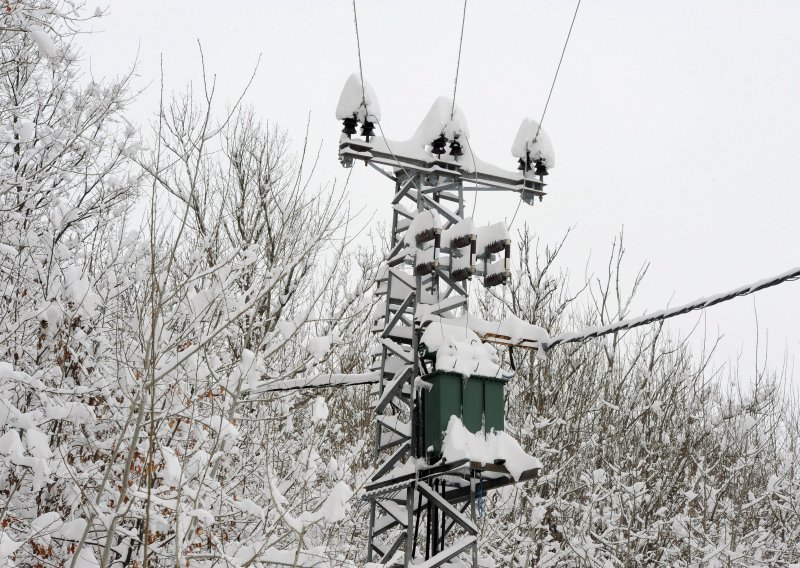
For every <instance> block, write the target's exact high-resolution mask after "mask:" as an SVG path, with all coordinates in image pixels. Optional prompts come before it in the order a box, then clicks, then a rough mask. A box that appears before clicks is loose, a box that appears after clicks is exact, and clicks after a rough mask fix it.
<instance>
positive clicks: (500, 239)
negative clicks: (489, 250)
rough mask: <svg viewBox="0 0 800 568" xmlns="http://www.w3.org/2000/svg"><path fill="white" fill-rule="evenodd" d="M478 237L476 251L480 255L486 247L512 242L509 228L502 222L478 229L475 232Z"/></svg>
mask: <svg viewBox="0 0 800 568" xmlns="http://www.w3.org/2000/svg"><path fill="white" fill-rule="evenodd" d="M475 233H476V235H477V243H476V250H477V251H478V254H483V252H484V251H485V250H486V247H488V246H489V245H493V244H495V243H504V242H505V241H509V240H511V234H510V233H509V232H508V227H506V224H505V223H503V222H502V221H501V222H500V223H494V224H492V225H484V226H482V227H477V229H476V231H475Z"/></svg>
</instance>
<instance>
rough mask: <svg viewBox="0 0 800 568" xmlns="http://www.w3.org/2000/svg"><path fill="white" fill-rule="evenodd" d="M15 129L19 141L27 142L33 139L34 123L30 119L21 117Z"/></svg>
mask: <svg viewBox="0 0 800 568" xmlns="http://www.w3.org/2000/svg"><path fill="white" fill-rule="evenodd" d="M16 131H17V136H18V137H19V141H20V142H25V143H27V142H30V141H31V140H33V135H34V132H35V131H36V125H34V124H33V122H31V121H30V120H28V119H26V118H23V119H21V120H20V121H19V122H17V124H16Z"/></svg>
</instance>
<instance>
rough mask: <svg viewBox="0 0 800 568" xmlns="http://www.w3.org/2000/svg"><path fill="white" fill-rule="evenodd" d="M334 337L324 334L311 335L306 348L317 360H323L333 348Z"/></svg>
mask: <svg viewBox="0 0 800 568" xmlns="http://www.w3.org/2000/svg"><path fill="white" fill-rule="evenodd" d="M332 341H333V340H332V337H331V336H330V335H323V336H321V337H310V338H309V339H308V345H307V346H306V349H307V350H308V352H309V353H311V356H312V357H313V358H314V359H316V360H317V361H322V360H323V359H324V358H325V355H327V354H328V352H329V351H330V350H331V343H332Z"/></svg>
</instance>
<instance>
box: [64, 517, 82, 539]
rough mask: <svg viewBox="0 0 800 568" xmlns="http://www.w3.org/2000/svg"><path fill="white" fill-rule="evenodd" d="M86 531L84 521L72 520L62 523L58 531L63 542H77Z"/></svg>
mask: <svg viewBox="0 0 800 568" xmlns="http://www.w3.org/2000/svg"><path fill="white" fill-rule="evenodd" d="M85 530H86V520H85V519H73V520H71V521H68V522H66V523H64V524H63V525H62V526H61V530H60V531H59V533H60V535H61V538H63V539H65V540H75V541H79V540H80V539H81V537H82V536H83V532H84V531H85Z"/></svg>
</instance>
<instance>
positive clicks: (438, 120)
mask: <svg viewBox="0 0 800 568" xmlns="http://www.w3.org/2000/svg"><path fill="white" fill-rule="evenodd" d="M451 113H452V118H451ZM459 136H465V137H469V126H468V125H467V119H466V118H465V117H464V113H463V112H461V109H460V108H458V106H456V107H455V108H454V107H453V100H452V99H449V98H447V97H439V98H438V99H436V102H434V103H433V106H432V107H431V109H430V110H429V111H428V114H427V115H425V118H424V119H423V121H422V123H421V124H420V125H419V127H418V128H417V131H416V132H415V133H414V138H413V139H414V141H415V142H417V143H419V144H421V145H422V146H431V145H432V144H433V141H434V140H439V138H441V137H444V138H445V139H446V140H455V139H456V138H458V137H459Z"/></svg>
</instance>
